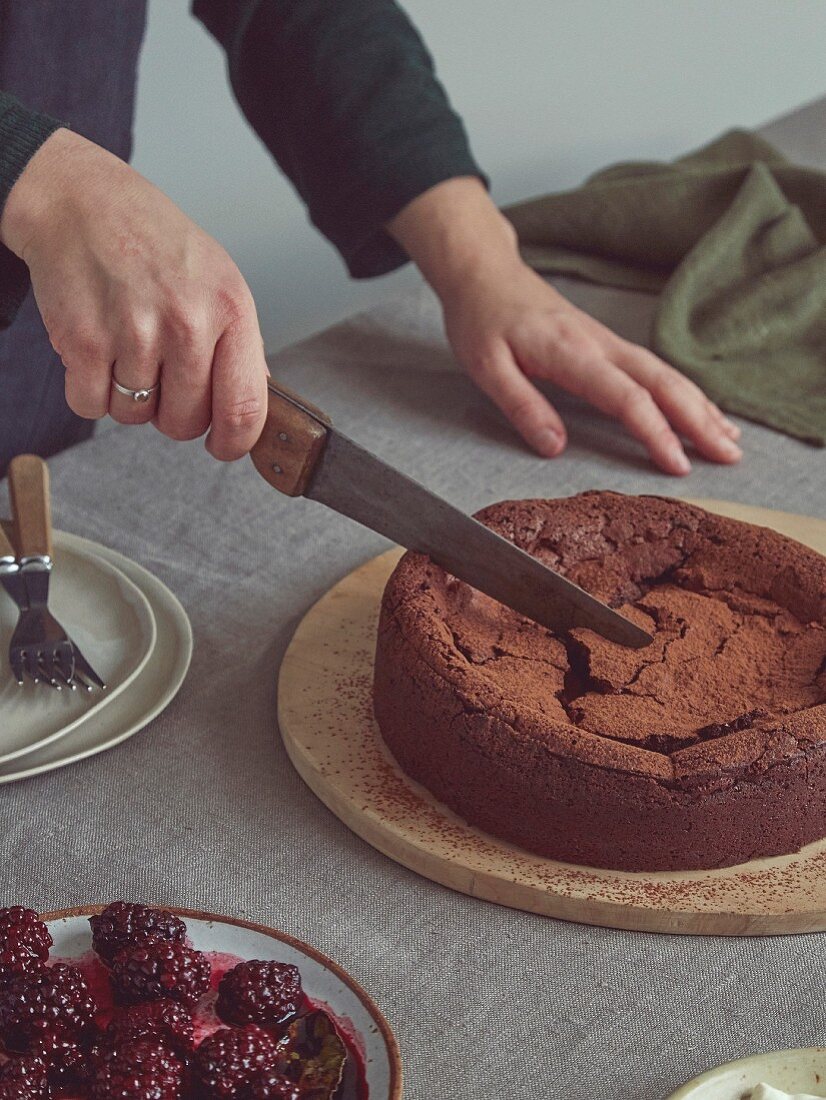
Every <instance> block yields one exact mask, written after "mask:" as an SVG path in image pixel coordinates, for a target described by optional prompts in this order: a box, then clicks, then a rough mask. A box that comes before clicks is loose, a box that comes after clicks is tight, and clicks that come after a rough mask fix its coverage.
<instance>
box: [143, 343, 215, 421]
mask: <svg viewBox="0 0 826 1100" xmlns="http://www.w3.org/2000/svg"><path fill="white" fill-rule="evenodd" d="M214 352H215V346H214V341H213V340H212V339H211V338H210V336H209V334H208V332H207V331H206V330H205V329H201V330H194V329H193V330H192V331H191V332H189V333H188V334H185V335H182V334H179V335H178V338H177V339H176V340H175V341H174V342H173V343H172V344H171V348H170V350H169V351H168V352H166V353H165V355H164V364H163V385H162V386H161V389H160V391H159V393H158V410H157V413H156V415H155V427H156V428H158V430H159V431H161V432H163V434H164V435H167V436H169V438H170V439H197V438H198V436H199V435H203V434H204V432H205V431H206V430H207V428H208V427H209V422H210V418H211V414H212V360H213V356H214Z"/></svg>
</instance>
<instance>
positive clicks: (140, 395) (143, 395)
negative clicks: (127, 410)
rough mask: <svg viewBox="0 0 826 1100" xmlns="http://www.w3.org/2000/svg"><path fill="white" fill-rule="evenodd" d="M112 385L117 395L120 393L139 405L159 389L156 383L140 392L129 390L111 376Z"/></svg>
mask: <svg viewBox="0 0 826 1100" xmlns="http://www.w3.org/2000/svg"><path fill="white" fill-rule="evenodd" d="M112 385H113V386H114V387H115V389H116V390H117V391H118V393H122V394H123V396H124V397H131V398H132V400H133V401H137V402H138V403H139V404H141V405H142V404H144V402H146V401H148V400H149V398H150V397H151V396H152V394H153V393H156V392H157V391H158V390H159V389H160V388H161V384H160V382H156V383H155V385H154V386H147V387H146V388H145V389H142V390H130V389H129V387H128V386H122V385H121V384H120V382H118V380H117V378H115V376H114V375H112Z"/></svg>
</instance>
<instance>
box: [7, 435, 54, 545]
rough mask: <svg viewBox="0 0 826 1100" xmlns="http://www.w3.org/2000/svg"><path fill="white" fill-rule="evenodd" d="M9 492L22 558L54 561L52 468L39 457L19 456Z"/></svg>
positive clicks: (13, 463)
mask: <svg viewBox="0 0 826 1100" xmlns="http://www.w3.org/2000/svg"><path fill="white" fill-rule="evenodd" d="M9 488H10V489H11V507H12V514H13V515H14V526H15V532H16V536H17V555H18V557H19V558H20V560H21V561H22V560H23V559H24V558H37V557H45V558H51V556H52V520H51V506H50V503H49V468H48V466H47V465H46V463H45V462H44V461H43V459H42V458H40V457H38V455H18V456H17V457H16V458H13V459H12V460H11V462H10V463H9Z"/></svg>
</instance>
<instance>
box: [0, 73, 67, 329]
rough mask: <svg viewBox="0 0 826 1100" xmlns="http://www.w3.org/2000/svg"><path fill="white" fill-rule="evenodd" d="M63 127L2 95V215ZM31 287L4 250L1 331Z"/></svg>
mask: <svg viewBox="0 0 826 1100" xmlns="http://www.w3.org/2000/svg"><path fill="white" fill-rule="evenodd" d="M59 125H60V124H59V123H58V122H57V121H56V120H55V119H52V118H49V117H48V116H47V115H42V114H39V113H38V112H37V111H30V110H28V108H26V107H25V106H23V104H22V103H20V102H19V101H18V100H17V99H15V98H14V96H12V95H9V94H8V93H7V92H0V214H2V212H3V210H4V209H5V206H6V202H7V200H8V197H9V194H10V192H11V190H12V188H13V187H14V185H15V183H16V182H17V180H18V179H19V177H20V175H21V173H22V172H23V171H24V169H25V168H26V165H27V164H28V163H29V161H30V160H31V159H32V157H33V156H34V154H35V153H36V152H37V151H38V149H39V148H40V147H41V145H42V144H43V143H44V142H45V141H46V139H47V138H48V137H49V136H50V135H51V134H52V133H53V132H54V131H55V130H56V129H57V128H58V126H59ZM28 288H29V276H28V272H27V270H26V267H25V265H24V264H23V263H22V262H21V261H20V260H19V259H18V257H17V256H15V255H13V254H12V253H11V252H9V251H8V250H7V249H5V248H3V247H0V328H5V327H6V326H7V325H9V324H10V323H11V321H12V319H13V318H14V315H15V313H16V312H17V309H18V307H19V305H20V303H21V302H22V300H23V298H24V297H25V294H26V291H27V290H28Z"/></svg>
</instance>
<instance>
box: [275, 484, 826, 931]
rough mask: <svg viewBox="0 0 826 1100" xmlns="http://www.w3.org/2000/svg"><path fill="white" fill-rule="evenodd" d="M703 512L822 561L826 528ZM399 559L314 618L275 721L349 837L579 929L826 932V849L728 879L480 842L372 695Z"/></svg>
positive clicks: (424, 871)
mask: <svg viewBox="0 0 826 1100" xmlns="http://www.w3.org/2000/svg"><path fill="white" fill-rule="evenodd" d="M693 503H696V504H700V505H702V506H703V507H704V508H707V509H708V510H709V511H712V512H720V513H722V514H723V515H728V516H732V517H734V518H735V519H740V520H745V521H747V522H750V523H758V524H762V525H763V526H766V527H772V528H774V529H775V530H777V531H780V532H782V533H783V534H786V535H790V536H791V537H792V538H796V539H798V540H799V541H801V542H804V543H806V544H807V545H809V546H811V547H813V548H814V549H815V550H817V551H819V552H820V553H824V554H826V520H819V519H814V518H811V517H808V516H797V515H791V514H790V513H787V512H775V511H771V510H769V509H766V508H753V507H749V506H746V505H742V504H733V503H728V502H725V501H711V500H698V501H694V502H693ZM400 554H401V551H398V550H392V551H390V552H388V553H386V554H382V555H381V557H378V558H374V559H373V560H372V561H368V562H367V563H366V564H365V565H362V566H361V567H360V568H359V569H356V570H355V571H354V572H353V573H350V574H349V575H348V576H346V577H345V578H344V579H343V580H341V581H340V582H339V583H338V584H337V585H335V586H334V587H333V588H331V589H330V591H329V592H328V593H327V594H326V595H325V596H323V597H322V598H321V599H320V600H319V601H318V603H317V604H315V606H314V607H312V608H311V609H310V611H308V613H307V614H306V616H305V617H304V619H303V620H302V622H301V623H300V625H299V627H298V629H297V630H296V632H295V636H294V637H293V640H292V642H291V643H290V646H289V649H288V650H287V653H286V654H285V656H284V661H283V663H282V665H281V672H280V676H279V690H278V717H279V723H280V726H281V733H282V737H283V739H284V744H285V745H286V748H287V752H288V753H289V755H290V759H291V760H292V762H293V764H294V765H295V767H296V769H297V770H298V772H299V774H300V775H301V777H302V778H303V779H304V781H305V782H306V783H307V784H308V786H309V787H310V788H311V789H312V790H313V791H314V792H315V794H316V795H318V797H319V798H320V799H321V801H322V802H324V803H325V805H326V806H328V807H329V808H330V809H331V810H332V811H333V813H335V814H336V815H337V816H338V817H339V818H341V820H342V821H343V822H344V823H345V824H346V825H347V826H349V828H351V829H352V830H353V832H355V833H357V834H358V835H359V836H360V837H362V838H363V839H364V840H366V841H367V842H368V843H370V844H372V845H373V847H375V848H378V850H379V851H380V852H383V853H384V854H385V855H388V856H390V858H391V859H394V860H396V861H397V862H398V863H402V864H404V866H406V867H409V868H411V869H412V870H414V871H417V872H418V873H419V874H421V875H424V876H425V877H426V878H429V879H433V881H434V882H439V883H441V884H442V885H444V886H449V887H451V888H452V889H454V890H459V891H461V892H462V893H465V894H470V895H471V896H473V897H478V898H484V899H485V900H487V901H494V902H499V903H500V904H502V905H510V906H513V907H514V908H517V909H525V910H527V911H529V912H532V913H541V914H544V915H546V916H549V917H560V918H563V919H565V920H571V921H579V922H581V923H583V924H598V925H604V926H606V927H613V928H628V929H636V930H638V931H645V932H676V933H683V934H694V935H723V936H763V935H779V934H788V933H792V932H819V931H822V930H824V929H826V840H823V841H819V842H818V843H816V844H811V845H809V846H808V847H807V848H804V849H803V850H802V851H801V852H798V853H796V854H795V855H790V856H781V857H777V858H774V859H766V860H760V861H755V862H753V863H748V864H743V865H741V866H738V867H728V868H723V869H722V870H714V871H682V872H659V873H633V874H632V873H628V872H622V871H603V870H595V869H592V868H587V867H575V866H572V865H570V864H565V863H557V862H554V861H553V860H548V859H543V858H541V857H539V856H534V855H531V854H530V853H529V852H526V851H523V850H521V849H519V848H515V847H513V846H511V845H509V844H506V843H505V842H504V841H500V840H497V839H496V838H495V837H491V836H489V835H487V834H485V833H482V832H480V831H479V830H477V829H474V828H472V827H471V826H469V825H467V824H465V822H464V821H462V820H461V819H460V818H458V817H457V816H456V815H455V814H453V813H452V812H451V811H450V810H448V809H447V808H446V807H445V806H443V805H442V804H441V803H438V802H437V801H436V800H435V799H434V798H432V796H431V795H429V794H428V792H427V791H425V790H424V789H423V788H422V787H420V786H419V785H418V784H417V783H415V782H413V781H412V780H410V779H408V778H407V777H406V776H405V775H404V774H403V773H402V772H401V770H400V769H399V768H398V767H397V765H396V764H395V763H394V761H393V760H392V758H391V757H390V755H389V753H388V752H387V750H386V749H385V748H384V746H383V742H382V741H381V738H380V737H379V734H378V730H377V727H376V724H375V721H374V719H373V708H372V694H371V686H372V674H373V651H374V645H375V632H376V622H377V619H378V612H379V604H380V600H381V595H382V592H383V590H384V586H385V583H386V581H387V578H388V577H389V575H390V573H391V571H392V569H393V567H394V566H395V564H396V562H397V561H398V559H399V557H400Z"/></svg>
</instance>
